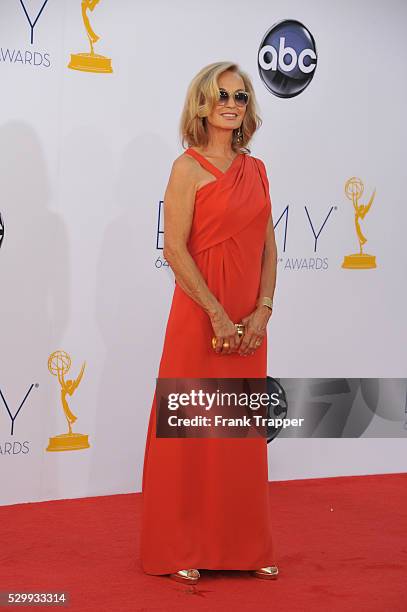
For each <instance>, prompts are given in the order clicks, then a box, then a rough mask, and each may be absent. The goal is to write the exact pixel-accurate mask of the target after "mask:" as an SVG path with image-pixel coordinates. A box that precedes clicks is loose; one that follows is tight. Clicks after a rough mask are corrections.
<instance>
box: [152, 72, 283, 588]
mask: <svg viewBox="0 0 407 612" xmlns="http://www.w3.org/2000/svg"><path fill="white" fill-rule="evenodd" d="M261 123H262V122H261V119H260V117H259V116H258V114H257V110H256V101H255V95H254V90H253V86H252V84H251V81H250V78H249V76H248V75H247V74H246V73H245V72H243V71H242V70H240V68H239V66H238V65H237V64H234V63H232V62H217V63H213V64H210V65H209V66H206V67H204V68H203V69H202V70H201V71H200V72H199V73H198V74H197V75H196V76H195V78H194V79H193V80H192V82H191V84H190V86H189V88H188V92H187V96H186V101H185V106H184V109H183V112H182V117H181V125H180V127H181V137H182V144H183V146H185V142H186V143H187V145H188V148H187V149H186V150H185V151H184V153H182V154H181V155H180V156H179V157H178V158H177V159H175V161H174V162H173V165H172V169H171V174H170V177H169V181H168V185H167V188H166V191H165V196H164V215H165V234H164V256H165V258H166V259H167V260H168V262H169V265H170V266H171V268H172V270H173V272H174V276H175V289H174V294H173V300H172V305H171V310H170V314H169V318H168V323H167V328H166V333H165V339H164V347H163V352H162V357H161V361H160V367H159V373H158V376H159V377H160V378H209V377H214V378H219V377H220V378H240V377H241V378H245V377H248V378H264V377H266V375H267V323H268V321H269V319H270V316H271V314H272V298H273V293H274V288H275V282H276V260H277V256H276V245H275V239H274V228H273V221H272V215H271V200H270V195H269V184H268V179H267V174H266V169H265V166H264V163H263V162H262V161H261V160H260V159H258V158H256V157H253V156H251V155H250V149H248V147H247V145H248V143H249V142H250V140H251V138H252V136H253V134H254V133H255V131H256V130H257V129H258V128H259V127H260V125H261ZM235 323H243V324H244V335H243V336H240V335H239V334H238V333H237V330H236V327H235ZM213 337H216V344H215V350H214V349H213V346H212V344H211V340H212V338H213ZM155 399H156V398H155V394H154V399H153V404H152V408H151V413H150V421H149V427H148V433H147V440H146V448H145V457H144V470H143V485H142V492H143V512H142V533H141V560H142V566H143V569H144V571H145V572H146V573H148V574H154V575H170V577H171V578H173V579H175V580H179V581H182V582H185V583H188V584H194V583H196V582H197V581H198V579H199V577H200V573H199V569H211V570H216V569H221V570H225V569H233V570H247V571H250V572H251V573H252V575H254V576H256V577H259V578H267V579H269V578H276V577H277V574H278V569H277V567H276V566H275V565H274V550H273V543H272V530H271V517H270V507H269V491H268V471H267V441H266V439H265V438H258V437H257V438H223V439H221V438H189V439H188V438H162V437H157V435H156V403H155ZM185 568H186V569H185Z"/></svg>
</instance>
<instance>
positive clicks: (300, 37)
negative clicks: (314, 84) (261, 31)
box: [257, 19, 317, 98]
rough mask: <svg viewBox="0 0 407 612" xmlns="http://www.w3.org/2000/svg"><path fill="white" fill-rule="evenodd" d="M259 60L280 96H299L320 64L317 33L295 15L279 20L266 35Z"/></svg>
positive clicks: (264, 77) (262, 75) (268, 82)
mask: <svg viewBox="0 0 407 612" xmlns="http://www.w3.org/2000/svg"><path fill="white" fill-rule="evenodd" d="M257 63H258V69H259V74H260V78H261V79H262V81H263V83H264V84H265V86H266V87H267V89H268V90H269V91H271V93H273V94H274V95H275V96H278V97H279V98H293V97H294V96H298V94H300V93H301V92H302V91H304V89H305V88H306V87H308V85H309V84H310V83H311V81H312V77H313V76H314V72H315V68H316V65H317V50H316V46H315V40H314V37H313V36H312V34H311V32H309V30H307V28H306V27H305V26H304V25H303V24H302V23H300V22H299V21H296V20H295V19H286V20H284V21H280V22H279V23H276V24H274V25H273V26H272V27H271V28H270V29H269V30H268V32H267V33H266V35H265V36H264V37H263V40H262V41H261V44H260V47H259V53H258V57H257Z"/></svg>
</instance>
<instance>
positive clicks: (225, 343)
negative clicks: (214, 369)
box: [222, 340, 230, 348]
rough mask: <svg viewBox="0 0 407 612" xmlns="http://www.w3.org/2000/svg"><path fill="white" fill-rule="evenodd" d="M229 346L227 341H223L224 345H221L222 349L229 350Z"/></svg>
mask: <svg viewBox="0 0 407 612" xmlns="http://www.w3.org/2000/svg"><path fill="white" fill-rule="evenodd" d="M229 347H230V344H229V340H225V341H224V343H223V344H222V348H229Z"/></svg>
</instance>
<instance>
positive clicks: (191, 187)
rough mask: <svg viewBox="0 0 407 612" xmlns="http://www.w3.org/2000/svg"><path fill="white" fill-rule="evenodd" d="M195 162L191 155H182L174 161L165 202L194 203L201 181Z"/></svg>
mask: <svg viewBox="0 0 407 612" xmlns="http://www.w3.org/2000/svg"><path fill="white" fill-rule="evenodd" d="M194 162H195V160H194V159H193V158H192V157H191V156H190V155H185V154H184V153H182V154H181V155H179V156H178V157H176V158H175V159H174V161H173V162H172V167H171V174H170V177H169V180H168V185H167V189H166V192H165V197H164V199H165V200H167V201H168V200H170V199H171V200H174V201H176V202H181V201H182V202H184V204H183V206H185V201H187V202H190V203H191V202H193V201H194V196H195V192H196V188H197V184H198V180H199V176H198V172H199V171H198V170H197V168H196V165H195V163H194Z"/></svg>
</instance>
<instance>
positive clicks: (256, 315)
mask: <svg viewBox="0 0 407 612" xmlns="http://www.w3.org/2000/svg"><path fill="white" fill-rule="evenodd" d="M276 276H277V246H276V241H275V236H274V227H273V218H272V215H271V214H270V217H269V220H268V224H267V230H266V238H265V242H264V249H263V257H262V266H261V276H260V289H259V296H258V297H259V298H262V297H270V298H272V297H273V295H274V289H275V286H276ZM271 313H272V311H271V310H270V308H269V307H268V306H257V307H256V309H255V310H254V311H253V312H252V313H251V314H250V315H248V316H247V317H245V318H244V319H242V322H243V323H245V325H246V331H245V334H244V336H243V338H242V342H241V344H240V347H239V354H240V355H251V354H252V353H254V351H255V350H256V348H258V347H259V346H260V345H256V343H257V342H260V343H261V342H262V341H263V339H264V337H265V335H266V328H267V323H268V320H269V318H270V317H271Z"/></svg>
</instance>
